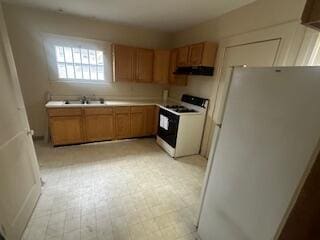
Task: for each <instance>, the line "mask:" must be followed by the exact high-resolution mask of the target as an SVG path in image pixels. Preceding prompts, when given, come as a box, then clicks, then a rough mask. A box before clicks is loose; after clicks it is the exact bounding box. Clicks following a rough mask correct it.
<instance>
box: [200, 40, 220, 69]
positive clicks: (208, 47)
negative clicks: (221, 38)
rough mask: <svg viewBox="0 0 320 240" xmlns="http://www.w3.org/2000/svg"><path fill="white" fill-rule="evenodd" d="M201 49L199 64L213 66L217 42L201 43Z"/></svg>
mask: <svg viewBox="0 0 320 240" xmlns="http://www.w3.org/2000/svg"><path fill="white" fill-rule="evenodd" d="M202 45H203V50H202V56H201V63H200V66H206V67H213V66H214V64H215V61H216V55H217V51H218V44H216V43H213V42H204V43H202Z"/></svg>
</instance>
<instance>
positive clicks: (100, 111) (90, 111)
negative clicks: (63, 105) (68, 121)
mask: <svg viewBox="0 0 320 240" xmlns="http://www.w3.org/2000/svg"><path fill="white" fill-rule="evenodd" d="M83 110H84V114H85V115H108V114H112V113H113V109H112V108H111V107H97V108H84V109H83Z"/></svg>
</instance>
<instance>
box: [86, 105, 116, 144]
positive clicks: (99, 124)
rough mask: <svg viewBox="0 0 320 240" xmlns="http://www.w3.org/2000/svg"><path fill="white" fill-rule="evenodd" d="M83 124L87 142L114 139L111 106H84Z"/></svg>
mask: <svg viewBox="0 0 320 240" xmlns="http://www.w3.org/2000/svg"><path fill="white" fill-rule="evenodd" d="M84 125H85V126H84V129H85V132H86V141H87V142H93V141H103V140H111V139H114V135H115V134H114V117H113V109H112V107H104V108H85V109H84Z"/></svg>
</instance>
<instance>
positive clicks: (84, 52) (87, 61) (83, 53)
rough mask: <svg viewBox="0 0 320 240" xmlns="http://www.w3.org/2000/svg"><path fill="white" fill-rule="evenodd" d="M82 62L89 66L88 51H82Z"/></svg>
mask: <svg viewBox="0 0 320 240" xmlns="http://www.w3.org/2000/svg"><path fill="white" fill-rule="evenodd" d="M81 62H82V64H89V56H88V49H81Z"/></svg>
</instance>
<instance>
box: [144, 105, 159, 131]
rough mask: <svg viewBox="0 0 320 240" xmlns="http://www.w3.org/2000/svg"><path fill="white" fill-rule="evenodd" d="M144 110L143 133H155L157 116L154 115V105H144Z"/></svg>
mask: <svg viewBox="0 0 320 240" xmlns="http://www.w3.org/2000/svg"><path fill="white" fill-rule="evenodd" d="M145 111H146V124H145V134H146V135H147V136H148V135H155V134H156V133H157V127H158V124H157V116H156V107H155V106H147V107H145Z"/></svg>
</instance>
